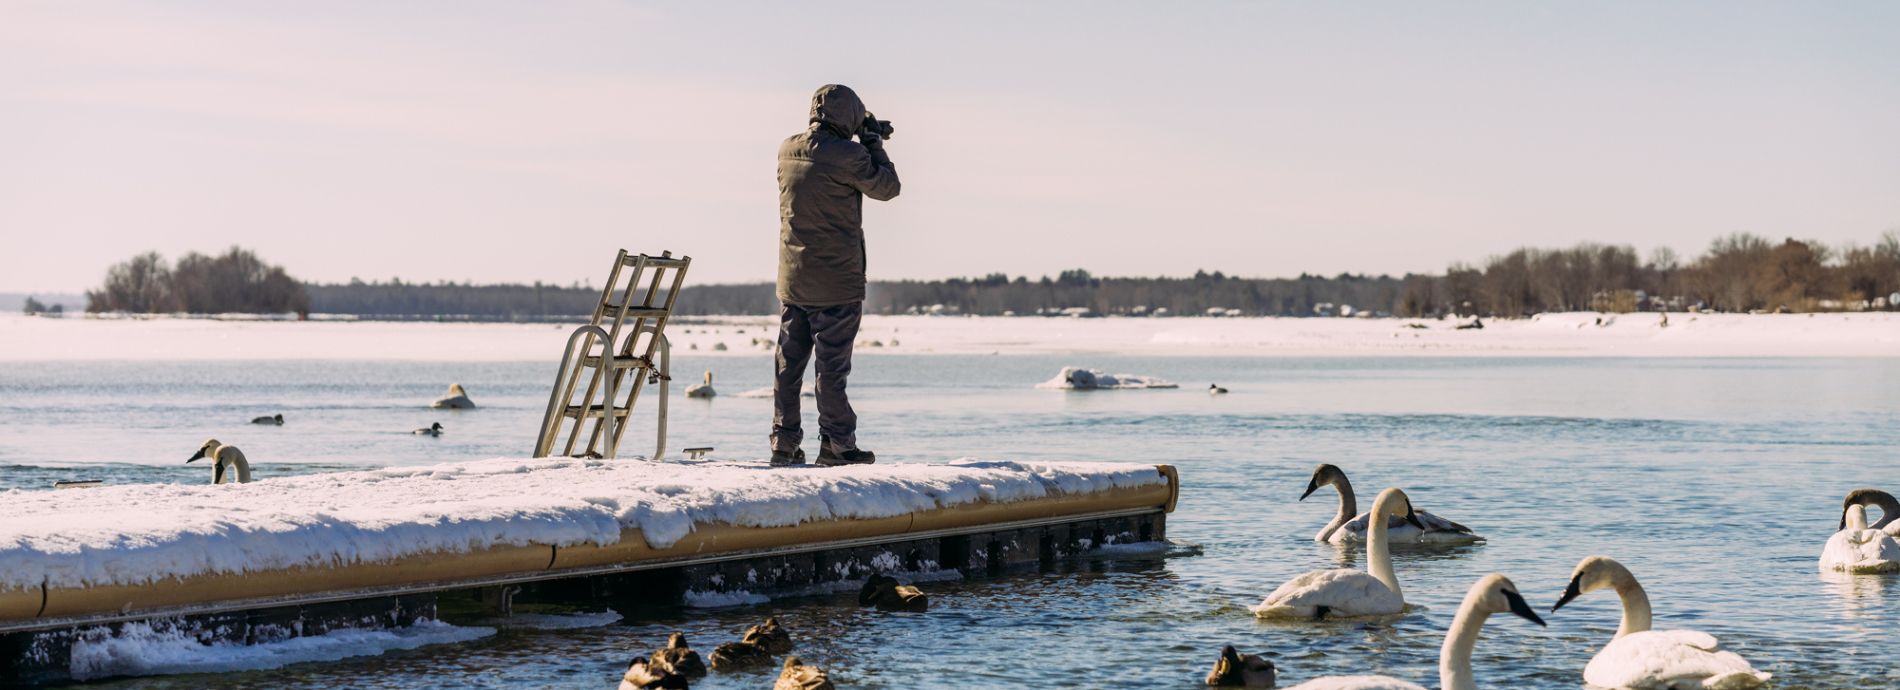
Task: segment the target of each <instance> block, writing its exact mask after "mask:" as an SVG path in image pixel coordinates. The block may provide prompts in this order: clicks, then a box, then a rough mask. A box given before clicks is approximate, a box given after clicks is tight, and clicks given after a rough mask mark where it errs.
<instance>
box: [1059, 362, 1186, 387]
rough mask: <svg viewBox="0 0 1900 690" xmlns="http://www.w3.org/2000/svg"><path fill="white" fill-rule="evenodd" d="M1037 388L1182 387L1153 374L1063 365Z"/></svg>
mask: <svg viewBox="0 0 1900 690" xmlns="http://www.w3.org/2000/svg"><path fill="white" fill-rule="evenodd" d="M1036 387H1037V388H1052V389H1058V390H1077V391H1086V390H1096V389H1101V388H1180V386H1178V385H1175V383H1174V382H1173V381H1169V380H1167V379H1161V378H1156V377H1153V376H1136V375H1134V374H1110V373H1107V372H1104V371H1102V370H1100V369H1084V368H1082V367H1063V368H1062V373H1060V374H1056V377H1055V378H1052V379H1049V380H1047V381H1044V382H1042V383H1038V384H1036Z"/></svg>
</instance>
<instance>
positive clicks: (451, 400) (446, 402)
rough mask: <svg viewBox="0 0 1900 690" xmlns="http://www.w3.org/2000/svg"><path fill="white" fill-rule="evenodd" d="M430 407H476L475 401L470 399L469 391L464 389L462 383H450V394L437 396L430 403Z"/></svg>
mask: <svg viewBox="0 0 1900 690" xmlns="http://www.w3.org/2000/svg"><path fill="white" fill-rule="evenodd" d="M429 407H434V408H440V409H447V410H472V409H475V401H473V400H469V399H468V392H467V391H464V390H462V384H459V383H451V384H449V394H448V395H444V396H442V397H440V398H436V399H435V402H432V403H429Z"/></svg>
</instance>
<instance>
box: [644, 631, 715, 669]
mask: <svg viewBox="0 0 1900 690" xmlns="http://www.w3.org/2000/svg"><path fill="white" fill-rule="evenodd" d="M652 663H653V664H655V665H658V666H660V667H662V668H665V669H667V670H669V671H672V672H674V673H677V674H680V675H682V676H686V677H687V678H699V677H702V676H705V675H706V662H705V661H703V660H701V659H700V658H699V652H696V651H693V648H692V647H688V646H687V645H686V633H678V632H676V633H673V634H672V636H670V637H668V638H666V646H665V647H662V648H661V649H660V651H657V652H654V653H653V661H652Z"/></svg>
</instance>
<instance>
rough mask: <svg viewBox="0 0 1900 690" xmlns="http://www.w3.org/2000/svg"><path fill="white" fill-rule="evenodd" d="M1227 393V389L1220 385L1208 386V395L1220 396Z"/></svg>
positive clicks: (1212, 384)
mask: <svg viewBox="0 0 1900 690" xmlns="http://www.w3.org/2000/svg"><path fill="white" fill-rule="evenodd" d="M1225 392H1227V389H1225V388H1222V387H1220V384H1218V383H1210V384H1207V394H1208V395H1220V394H1222V393H1225Z"/></svg>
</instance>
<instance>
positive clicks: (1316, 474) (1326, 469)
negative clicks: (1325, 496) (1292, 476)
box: [1300, 464, 1346, 501]
mask: <svg viewBox="0 0 1900 690" xmlns="http://www.w3.org/2000/svg"><path fill="white" fill-rule="evenodd" d="M1345 478H1346V472H1345V470H1341V469H1339V468H1338V467H1335V466H1333V465H1331V464H1322V465H1320V466H1319V467H1317V468H1315V469H1314V470H1313V478H1312V479H1311V480H1309V481H1307V482H1306V493H1303V494H1300V500H1302V501H1304V500H1306V497H1307V496H1311V495H1313V492H1315V491H1318V490H1319V488H1320V487H1322V486H1331V485H1332V484H1333V483H1335V482H1338V481H1339V480H1341V479H1345Z"/></svg>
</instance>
